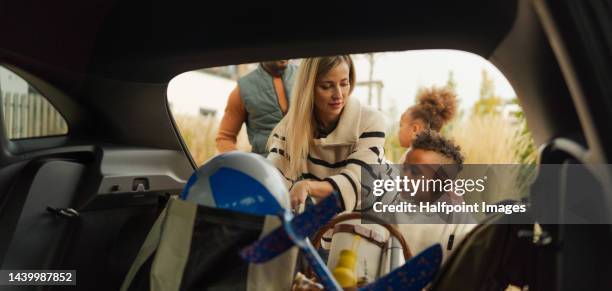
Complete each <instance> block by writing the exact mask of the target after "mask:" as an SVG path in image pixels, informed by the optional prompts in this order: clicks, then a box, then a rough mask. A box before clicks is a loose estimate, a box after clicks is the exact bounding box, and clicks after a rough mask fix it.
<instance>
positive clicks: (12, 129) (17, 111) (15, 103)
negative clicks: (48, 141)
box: [2, 92, 68, 139]
mask: <svg viewBox="0 0 612 291" xmlns="http://www.w3.org/2000/svg"><path fill="white" fill-rule="evenodd" d="M2 116H3V117H4V127H5V129H6V132H7V137H8V138H9V139H19V138H31V137H40V136H51V135H62V134H66V133H67V132H68V126H67V124H66V121H65V120H64V118H63V117H62V116H61V115H60V114H59V112H57V110H55V108H54V107H53V105H51V104H50V103H49V101H47V99H46V98H44V97H42V96H41V95H39V94H36V93H30V94H17V93H11V92H4V96H2Z"/></svg>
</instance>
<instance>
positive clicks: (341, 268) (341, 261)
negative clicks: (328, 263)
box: [332, 235, 361, 290]
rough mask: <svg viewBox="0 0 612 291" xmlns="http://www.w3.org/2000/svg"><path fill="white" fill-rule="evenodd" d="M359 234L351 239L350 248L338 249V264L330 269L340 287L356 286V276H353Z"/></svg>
mask: <svg viewBox="0 0 612 291" xmlns="http://www.w3.org/2000/svg"><path fill="white" fill-rule="evenodd" d="M360 239H361V237H360V236H358V235H356V236H355V238H354V239H353V247H352V249H350V250H349V249H344V250H341V251H340V258H338V264H336V268H334V270H333V271H332V274H333V275H334V278H336V281H338V284H340V287H342V288H344V289H345V290H346V289H347V288H356V287H357V276H355V264H356V263H357V251H356V250H357V246H358V245H359V240H360Z"/></svg>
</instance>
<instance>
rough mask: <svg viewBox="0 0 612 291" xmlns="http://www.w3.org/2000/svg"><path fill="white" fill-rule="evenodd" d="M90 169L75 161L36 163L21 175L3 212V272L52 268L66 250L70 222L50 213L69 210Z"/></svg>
mask: <svg viewBox="0 0 612 291" xmlns="http://www.w3.org/2000/svg"><path fill="white" fill-rule="evenodd" d="M85 169H86V166H85V165H84V164H82V163H79V162H75V161H63V160H57V159H56V160H40V161H32V162H31V163H30V164H28V165H27V166H26V167H25V168H24V171H22V173H21V174H20V176H19V178H18V180H17V181H16V182H15V186H14V187H13V188H12V189H11V191H10V193H9V197H8V199H7V201H6V203H5V205H4V207H3V209H2V212H1V216H0V221H1V223H2V225H3V226H4V225H7V226H9V227H7V228H5V229H2V230H0V232H2V237H3V244H7V245H6V246H5V252H4V253H2V251H3V250H2V249H0V262H1V266H2V268H3V269H48V268H52V267H53V266H54V264H56V263H57V261H56V258H54V257H53V256H55V255H57V254H58V250H59V248H61V247H62V239H63V237H64V236H65V232H66V230H67V227H68V223H69V221H68V220H67V219H66V218H65V217H60V216H57V215H56V214H54V213H51V212H49V211H47V210H46V208H47V206H51V207H57V208H65V207H71V203H72V201H73V199H74V197H75V195H76V194H77V189H78V187H79V182H80V181H81V179H82V176H83V173H84V171H85Z"/></svg>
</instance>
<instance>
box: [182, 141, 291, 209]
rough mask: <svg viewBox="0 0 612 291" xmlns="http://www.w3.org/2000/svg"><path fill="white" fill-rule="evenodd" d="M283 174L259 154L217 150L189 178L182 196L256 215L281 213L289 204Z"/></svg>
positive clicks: (207, 204) (216, 206) (186, 198)
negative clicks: (214, 154) (220, 151)
mask: <svg viewBox="0 0 612 291" xmlns="http://www.w3.org/2000/svg"><path fill="white" fill-rule="evenodd" d="M288 193H289V192H288V190H287V186H286V185H285V178H284V177H283V176H282V175H281V174H280V172H279V170H278V169H277V168H276V167H274V166H273V165H272V164H271V163H270V162H269V161H268V160H266V159H265V158H263V157H261V156H260V155H257V154H253V153H246V152H239V151H233V152H229V153H224V154H220V155H218V156H216V157H214V158H212V159H210V160H209V161H208V162H206V163H205V164H204V165H202V166H201V167H200V168H199V169H197V170H196V171H195V172H194V173H193V174H192V175H191V177H190V178H189V181H188V182H187V185H186V186H185V189H184V190H183V192H182V193H181V198H182V199H185V200H188V201H193V202H196V203H198V204H200V205H204V206H208V207H215V208H223V209H229V210H233V211H239V212H246V213H251V214H257V215H282V214H283V213H284V212H285V211H286V209H289V208H290V202H289V194H288Z"/></svg>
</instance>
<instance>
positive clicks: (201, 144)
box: [174, 114, 251, 166]
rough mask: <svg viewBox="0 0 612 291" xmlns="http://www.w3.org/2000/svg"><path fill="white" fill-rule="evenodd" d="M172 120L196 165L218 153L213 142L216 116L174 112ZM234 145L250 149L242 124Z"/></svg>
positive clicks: (216, 123) (217, 123)
mask: <svg viewBox="0 0 612 291" xmlns="http://www.w3.org/2000/svg"><path fill="white" fill-rule="evenodd" d="M174 120H175V121H176V125H177V126H178V129H179V132H180V133H181V136H182V137H183V140H184V141H185V144H186V145H187V148H188V149H189V152H190V153H191V156H192V157H193V159H194V161H195V162H196V164H197V165H198V166H200V165H202V164H204V163H205V162H206V161H207V160H209V159H210V158H212V157H213V156H215V155H216V154H218V153H219V152H218V151H217V149H216V143H215V138H216V137H217V132H218V130H219V123H220V120H219V119H218V118H216V117H214V116H201V115H198V116H193V115H184V114H176V115H174ZM236 146H237V148H238V149H239V150H243V151H250V150H251V146H250V144H249V141H248V137H247V135H246V130H245V128H244V126H243V127H242V129H241V130H240V133H239V134H238V137H237V144H236Z"/></svg>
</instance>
